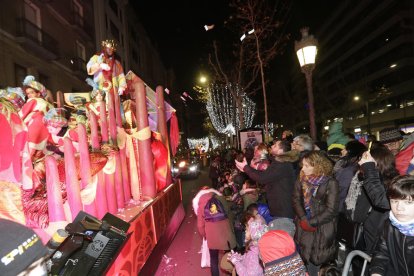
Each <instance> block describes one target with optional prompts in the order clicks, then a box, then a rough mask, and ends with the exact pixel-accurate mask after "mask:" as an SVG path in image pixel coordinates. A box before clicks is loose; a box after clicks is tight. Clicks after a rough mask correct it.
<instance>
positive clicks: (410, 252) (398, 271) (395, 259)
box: [370, 220, 414, 276]
mask: <svg viewBox="0 0 414 276" xmlns="http://www.w3.org/2000/svg"><path fill="white" fill-rule="evenodd" d="M370 272H371V273H379V274H380V275H387V276H388V275H389V276H394V275H395V276H397V275H398V276H409V275H414V237H410V236H405V235H404V234H402V233H401V232H400V231H399V230H398V229H397V228H395V227H394V226H392V224H391V223H390V221H389V220H387V221H386V222H385V223H384V231H383V234H382V237H381V238H380V240H379V242H378V244H377V247H376V251H375V253H374V255H373V258H372V261H371V268H370Z"/></svg>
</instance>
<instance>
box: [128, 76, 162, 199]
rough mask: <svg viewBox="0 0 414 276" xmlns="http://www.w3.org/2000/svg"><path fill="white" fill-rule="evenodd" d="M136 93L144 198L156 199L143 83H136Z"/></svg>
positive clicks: (140, 167) (141, 179)
mask: <svg viewBox="0 0 414 276" xmlns="http://www.w3.org/2000/svg"><path fill="white" fill-rule="evenodd" d="M133 85H134V91H135V93H136V97H135V101H136V108H137V112H136V114H137V129H138V136H139V138H138V152H139V170H140V181H141V187H142V195H143V197H144V198H145V197H150V198H154V197H155V196H156V194H157V189H156V186H155V176H154V166H153V161H154V157H153V155H152V151H151V130H150V128H149V125H148V112H147V97H146V92H145V86H144V83H143V82H136V83H134V84H133Z"/></svg>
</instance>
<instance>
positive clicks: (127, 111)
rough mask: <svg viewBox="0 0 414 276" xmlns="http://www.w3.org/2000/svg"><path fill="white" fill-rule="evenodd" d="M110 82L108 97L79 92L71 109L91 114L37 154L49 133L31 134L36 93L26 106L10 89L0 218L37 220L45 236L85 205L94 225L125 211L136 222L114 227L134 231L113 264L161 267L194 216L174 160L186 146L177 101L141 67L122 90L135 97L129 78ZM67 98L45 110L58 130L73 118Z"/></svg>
mask: <svg viewBox="0 0 414 276" xmlns="http://www.w3.org/2000/svg"><path fill="white" fill-rule="evenodd" d="M111 81H113V79H112V80H111ZM32 84H36V82H35V81H33V80H32ZM95 84H96V82H95ZM111 84H113V85H111ZM104 85H105V84H104ZM106 85H107V87H106V88H105V87H104V88H103V87H94V88H93V91H92V93H91V95H93V93H94V92H95V94H96V93H97V92H98V94H99V91H101V90H102V89H103V90H106V95H105V97H104V99H101V100H99V101H95V102H89V103H88V100H89V99H86V100H81V101H80V102H79V101H75V100H74V99H79V98H82V97H77V98H76V97H72V101H69V102H71V103H72V107H70V108H73V107H74V106H75V108H74V110H75V112H78V113H79V110H83V112H84V115H85V116H84V120H76V124H75V125H76V126H75V127H73V128H69V130H68V131H67V132H66V133H65V135H63V136H60V137H59V136H56V135H52V136H53V137H50V135H49V136H48V137H47V139H46V140H47V141H46V140H45V141H46V142H45V143H46V144H47V145H46V146H44V149H47V150H50V151H51V152H52V153H50V154H44V155H42V157H40V158H38V159H36V163H34V162H32V160H33V157H34V156H35V155H36V154H37V153H35V154H33V149H35V150H38V149H39V147H40V146H42V143H43V140H42V142H39V141H40V140H36V141H37V142H38V143H37V142H36V143H34V142H33V141H31V140H30V139H31V138H30V137H31V135H30V131H29V130H30V128H28V127H27V125H28V124H29V125H30V123H33V118H31V119H30V120H29V121H25V119H23V118H22V116H21V114H22V110H23V111H24V110H25V108H26V107H25V105H27V102H26V103H25V105H23V108H22V109H21V110H20V112H18V109H19V107H21V105H17V106H16V103H17V102H18V101H19V98H18V96H16V95H17V94H16V93H14V94H13V91H11V92H10V91H3V95H2V94H1V93H0V110H1V113H0V128H1V131H2V139H1V141H0V156H1V158H0V193H1V196H0V217H1V218H6V219H10V220H14V221H17V222H20V223H22V224H25V225H27V226H29V227H31V228H33V229H34V230H35V231H36V232H37V233H38V234H39V236H40V237H41V238H42V240H43V241H44V242H45V243H46V242H47V241H49V239H50V237H51V236H52V235H53V234H54V233H55V232H56V230H57V229H64V228H65V227H66V230H68V229H70V228H71V227H72V228H73V227H74V225H75V224H74V223H75V222H76V220H77V219H78V218H79V216H80V215H82V214H83V215H84V218H83V223H85V219H89V220H90V221H91V223H89V224H88V225H90V227H92V228H93V227H98V228H99V227H100V230H102V229H104V228H105V227H104V226H105V225H108V224H109V221H114V218H117V219H118V222H119V221H124V222H125V223H127V224H128V227H125V228H123V226H119V229H118V228H116V226H117V225H121V224H122V223H121V224H119V223H118V224H116V223H114V224H113V225H110V227H109V228H108V227H107V228H105V229H106V230H108V229H112V230H113V231H112V230H111V231H112V232H114V233H117V234H122V235H121V236H125V239H123V240H122V244H121V245H122V246H119V249H118V250H115V251H111V252H115V253H113V254H112V255H111V256H110V258H109V261H108V263H107V264H105V266H106V267H105V269H104V270H103V271H104V273H106V274H107V275H138V274H139V273H140V271H141V270H142V269H143V267H144V265H145V271H146V273H153V272H154V271H155V269H156V266H157V265H158V263H159V260H160V259H161V256H162V254H163V253H164V252H165V250H166V248H168V245H169V243H170V242H171V240H172V239H173V237H174V235H175V233H176V231H177V230H178V227H179V226H180V224H181V222H182V220H183V218H184V208H183V206H182V194H181V183H180V182H179V181H174V180H173V179H172V177H171V169H170V163H171V162H170V156H172V155H173V154H174V153H175V150H176V147H177V145H178V123H177V118H176V116H175V110H174V109H173V108H172V107H171V106H170V105H169V104H168V103H166V102H165V101H164V95H163V93H164V91H163V87H161V86H158V87H157V88H156V91H153V90H152V89H151V88H150V87H149V86H147V85H146V84H145V83H144V82H143V81H142V80H141V79H140V78H139V77H138V76H137V75H136V74H134V73H133V72H131V71H130V72H128V74H126V76H125V84H123V89H122V91H120V92H122V93H119V94H123V95H124V96H125V95H128V97H127V98H128V99H127V100H125V98H124V99H123V100H121V97H120V96H119V94H118V93H116V90H115V88H116V87H117V85H119V84H117V85H115V84H114V82H112V83H107V84H106ZM118 87H119V86H118ZM66 96H67V95H66ZM72 96H73V95H72ZM75 96H77V95H75ZM65 98H66V99H68V98H67V97H65V93H62V92H58V93H57V104H56V105H57V109H56V108H51V109H52V110H55V111H54V113H53V112H52V114H51V115H50V117H49V121H48V119H47V116H45V117H46V119H45V118H44V119H43V122H44V124H45V125H46V126H47V127H48V129H49V125H50V126H57V125H58V126H60V124H61V123H62V122H65V118H64V117H63V116H62V117H59V112H60V108H61V109H65V108H66V107H67V102H65ZM97 98H98V97H97ZM28 102H33V100H31V101H28ZM80 106H82V108H80ZM31 108H32V109H33V106H32V107H31ZM26 109H27V108H26ZM23 113H24V112H23ZM49 113H50V110H49V111H48V112H47V114H49ZM56 118H60V119H56ZM66 119H67V120H69V121H70V119H68V118H66ZM48 122H49V123H48ZM168 125H169V129H168V127H167V126H168ZM32 127H33V125H32ZM36 129H38V128H36ZM32 136H33V135H32ZM29 138H30V139H29ZM36 139H39V138H38V137H36ZM50 141H52V143H53V147H52V149H51V147H50ZM43 152H45V150H43ZM46 152H47V151H46ZM56 153H60V155H59V154H56ZM39 172H40V173H39ZM111 217H112V218H111ZM106 220H107V221H108V222H107V221H106ZM68 225H69V227H68ZM93 225H95V226H93ZM114 225H115V226H114ZM122 225H123V224H122ZM75 228H76V227H75ZM98 228H97V229H98ZM105 229H104V230H105ZM120 229H121V230H120ZM122 229H124V230H125V233H123V231H122ZM72 230H73V229H72ZM106 230H105V231H106ZM74 231H78V230H74ZM105 231H103V232H102V231H101V232H102V233H104V232H105ZM108 231H109V230H108ZM111 231H109V232H111ZM101 232H99V233H101ZM105 233H106V232H105ZM66 240H67V239H66ZM93 241H95V239H93V240H92V239H90V241H89V242H93ZM87 245H88V244H87ZM91 245H93V244H91ZM84 247H85V248H87V246H84ZM89 247H90V246H89ZM92 248H94V247H93V246H92ZM86 250H88V249H86ZM149 258H151V261H148V260H149ZM93 262H94V261H93ZM93 262H92V263H91V266H92V264H93ZM94 265H95V266H99V264H97V263H95V264H94ZM101 266H102V264H101ZM91 271H92V270H91ZM92 274H93V273H92ZM68 275H70V274H68Z"/></svg>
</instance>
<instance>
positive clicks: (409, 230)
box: [390, 211, 414, 237]
mask: <svg viewBox="0 0 414 276" xmlns="http://www.w3.org/2000/svg"><path fill="white" fill-rule="evenodd" d="M390 221H391V224H392V225H393V226H394V227H396V228H397V229H398V231H400V232H401V233H403V234H404V235H406V236H410V237H413V236H414V219H413V220H411V221H408V222H401V221H399V220H398V219H397V218H396V217H395V216H394V214H393V213H392V211H391V212H390Z"/></svg>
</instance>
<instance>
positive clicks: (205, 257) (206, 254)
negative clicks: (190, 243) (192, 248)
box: [201, 239, 210, 267]
mask: <svg viewBox="0 0 414 276" xmlns="http://www.w3.org/2000/svg"><path fill="white" fill-rule="evenodd" d="M201 267H210V251H209V249H208V245H207V240H206V239H203V243H202V244H201Z"/></svg>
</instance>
